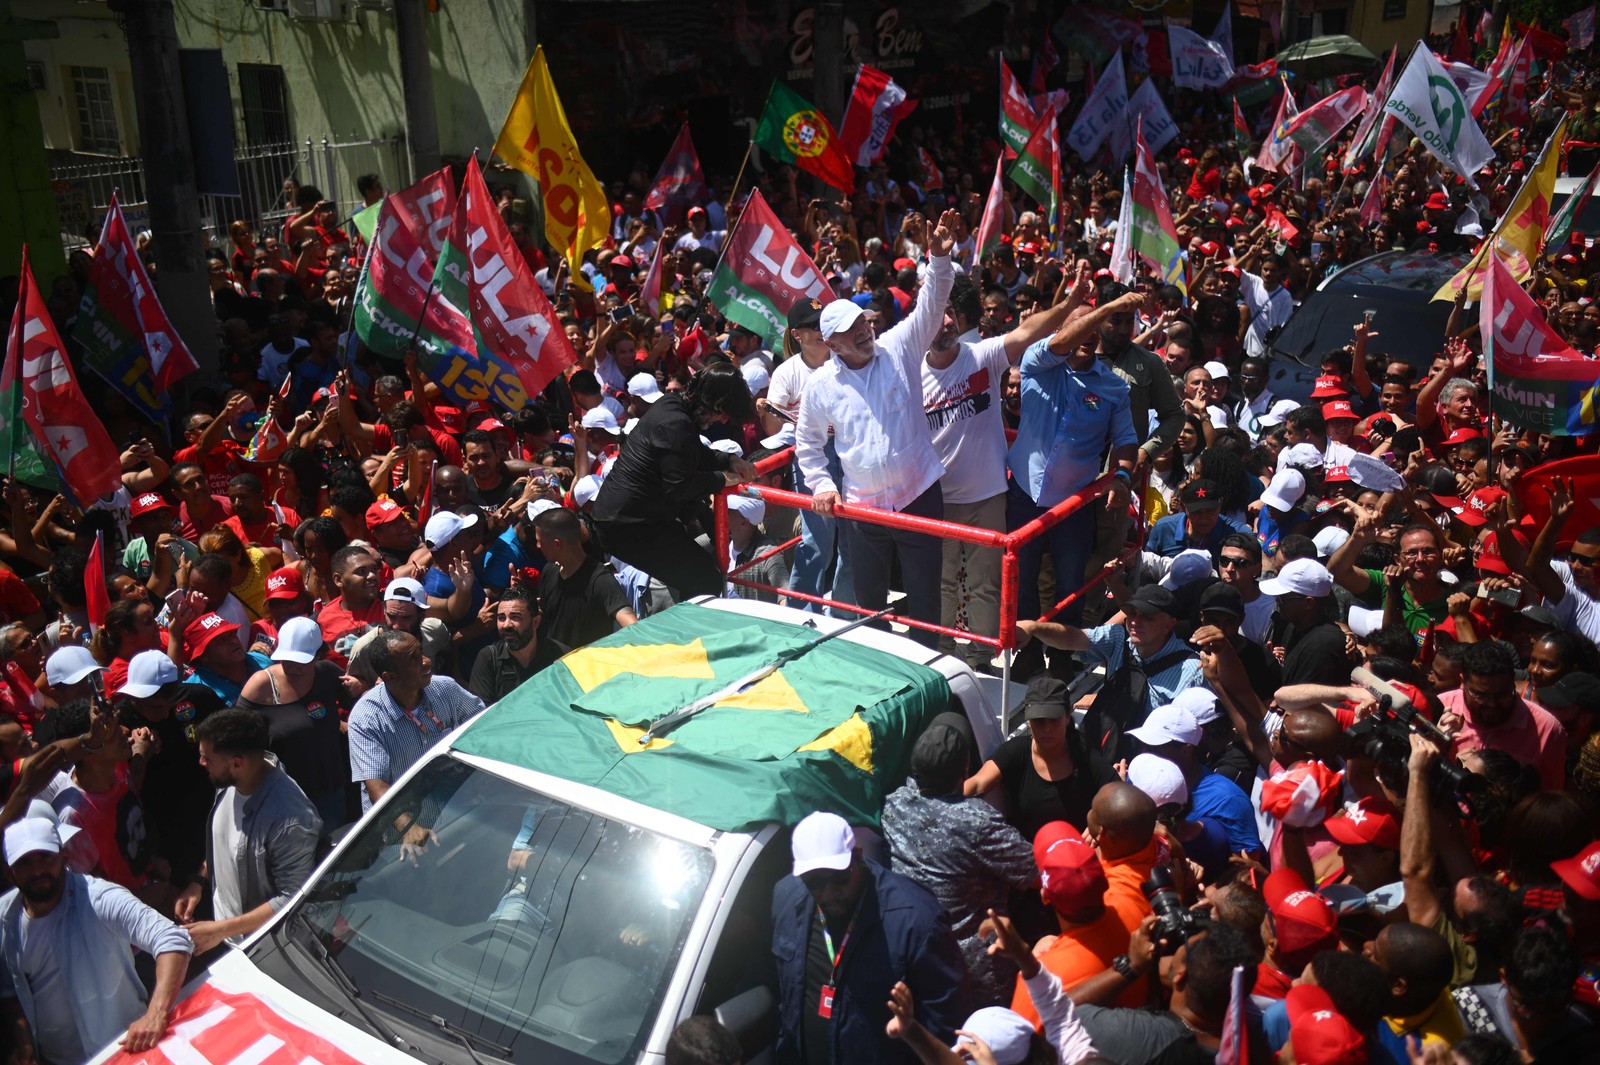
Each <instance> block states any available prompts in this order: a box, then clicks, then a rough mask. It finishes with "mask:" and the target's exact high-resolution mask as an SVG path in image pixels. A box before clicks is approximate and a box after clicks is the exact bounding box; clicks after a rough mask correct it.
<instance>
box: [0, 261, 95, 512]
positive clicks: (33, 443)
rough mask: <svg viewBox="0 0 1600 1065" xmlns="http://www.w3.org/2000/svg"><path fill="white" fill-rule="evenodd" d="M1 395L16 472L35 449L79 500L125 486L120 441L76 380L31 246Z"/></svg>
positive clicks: (0, 382) (83, 503)
mask: <svg viewBox="0 0 1600 1065" xmlns="http://www.w3.org/2000/svg"><path fill="white" fill-rule="evenodd" d="M13 393H15V395H13ZM0 396H6V397H8V400H9V402H7V404H6V410H7V416H6V419H5V421H6V424H5V435H6V436H7V437H9V440H7V441H5V443H8V444H9V445H10V447H11V452H12V454H14V455H16V456H17V458H16V474H17V476H18V477H22V476H23V463H24V460H25V458H26V456H27V455H28V454H29V453H30V452H31V453H34V454H37V455H38V456H39V458H41V459H42V460H44V461H46V462H48V463H51V464H53V465H54V466H55V468H56V471H57V472H59V473H60V475H61V480H62V481H63V482H64V483H65V484H66V487H67V490H68V491H69V492H71V494H72V496H73V498H74V499H75V500H76V501H77V503H78V505H79V506H80V507H87V506H88V505H89V504H91V503H93V502H94V501H95V500H97V499H99V498H100V497H101V496H104V495H110V494H111V493H113V492H115V491H116V490H117V489H119V488H121V487H122V463H121V461H120V458H119V456H118V454H117V448H116V445H114V444H112V443H111V437H110V436H108V435H106V428H105V426H104V425H102V424H101V423H100V419H99V418H98V417H96V416H95V413H94V408H93V407H91V406H89V401H88V400H87V399H86V398H84V395H83V390H82V389H80V388H79V387H78V379H77V377H76V376H74V375H73V372H72V363H71V362H70V361H68V359H67V349H66V345H64V344H63V343H62V342H61V334H60V333H58V332H57V331H56V324H55V322H54V320H52V319H51V317H50V310H49V308H48V307H46V306H45V302H44V297H43V296H42V295H41V294H40V293H39V283H38V282H37V281H35V280H34V277H33V267H32V266H30V265H29V263H28V249H27V246H26V245H24V246H23V249H22V278H21V280H20V282H19V284H18V291H17V310H16V314H15V315H14V316H13V317H12V319H11V333H10V336H9V338H8V340H7V343H6V361H5V369H4V371H3V374H0ZM19 414H20V417H19V416H18V415H19ZM30 434H31V436H32V440H29V439H28V437H29V435H30ZM30 465H31V460H30ZM30 472H32V471H30ZM30 483H31V482H30Z"/></svg>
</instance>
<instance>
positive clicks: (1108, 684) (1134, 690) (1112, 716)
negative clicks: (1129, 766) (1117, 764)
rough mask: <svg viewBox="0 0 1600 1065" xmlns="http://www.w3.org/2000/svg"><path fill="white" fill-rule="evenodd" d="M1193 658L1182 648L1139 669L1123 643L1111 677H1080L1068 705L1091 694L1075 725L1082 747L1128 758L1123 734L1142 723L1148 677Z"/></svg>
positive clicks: (1128, 648)
mask: <svg viewBox="0 0 1600 1065" xmlns="http://www.w3.org/2000/svg"><path fill="white" fill-rule="evenodd" d="M1195 657H1197V656H1196V655H1195V653H1194V651H1192V650H1190V649H1189V648H1187V647H1185V648H1182V649H1180V650H1177V651H1173V652H1171V653H1169V654H1164V655H1162V656H1161V657H1160V658H1157V659H1155V660H1153V661H1150V662H1146V663H1145V664H1144V665H1142V666H1141V665H1140V664H1139V663H1137V662H1135V661H1134V658H1133V647H1132V645H1130V644H1128V643H1127V642H1124V643H1123V645H1122V664H1121V665H1120V666H1118V667H1117V668H1116V670H1115V672H1113V673H1112V674H1111V675H1110V676H1107V677H1105V678H1104V679H1102V677H1101V675H1100V674H1098V673H1095V672H1093V671H1087V672H1084V673H1082V674H1080V675H1079V676H1078V678H1077V679H1076V680H1075V681H1073V684H1072V687H1071V688H1070V689H1068V696H1069V698H1068V705H1069V706H1073V705H1076V704H1077V703H1078V701H1079V700H1080V699H1082V698H1083V697H1084V696H1085V695H1088V694H1090V693H1091V692H1092V693H1094V702H1093V703H1091V704H1090V705H1089V709H1087V710H1085V711H1084V712H1083V721H1082V723H1081V724H1079V725H1078V732H1079V733H1080V734H1081V735H1082V736H1083V742H1084V745H1085V746H1086V747H1088V748H1089V750H1091V751H1100V752H1101V753H1103V754H1104V755H1105V756H1106V757H1107V758H1111V759H1116V758H1122V757H1127V756H1128V755H1130V754H1131V752H1129V751H1126V750H1123V747H1124V741H1123V739H1122V734H1123V733H1124V732H1126V731H1127V730H1128V729H1130V728H1138V727H1139V725H1141V724H1142V723H1143V722H1144V719H1145V716H1146V715H1147V713H1148V710H1147V705H1146V704H1147V703H1148V701H1149V695H1150V677H1151V676H1154V675H1158V674H1160V673H1161V671H1162V670H1165V669H1170V668H1172V667H1173V666H1175V665H1177V664H1178V663H1179V662H1183V661H1187V660H1188V659H1191V658H1195Z"/></svg>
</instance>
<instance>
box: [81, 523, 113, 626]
mask: <svg viewBox="0 0 1600 1065" xmlns="http://www.w3.org/2000/svg"><path fill="white" fill-rule="evenodd" d="M83 600H84V611H85V612H86V613H87V614H88V615H89V633H90V635H93V634H94V631H95V630H96V629H98V628H99V627H100V626H102V625H104V624H105V623H106V611H108V610H110V609H111V595H110V592H109V591H108V590H107V589H106V540H105V534H104V533H98V532H97V533H95V534H94V546H93V547H91V548H89V559H88V561H87V562H85V563H84V566H83Z"/></svg>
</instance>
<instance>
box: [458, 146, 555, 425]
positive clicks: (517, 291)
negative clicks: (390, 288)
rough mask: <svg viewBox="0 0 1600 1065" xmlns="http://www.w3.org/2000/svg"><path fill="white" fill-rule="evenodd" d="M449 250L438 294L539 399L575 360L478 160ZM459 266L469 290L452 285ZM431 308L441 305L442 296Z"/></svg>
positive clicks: (471, 164) (472, 164)
mask: <svg viewBox="0 0 1600 1065" xmlns="http://www.w3.org/2000/svg"><path fill="white" fill-rule="evenodd" d="M446 244H447V246H446V247H445V249H444V250H443V251H442V252H441V253H440V257H439V272H440V275H441V280H440V282H439V292H440V293H441V294H442V295H449V296H451V297H452V299H454V300H455V301H456V306H458V307H460V308H461V309H462V310H465V311H466V312H467V316H468V318H469V319H471V322H472V329H473V332H474V333H475V334H476V336H477V339H478V346H479V347H480V348H483V349H485V350H487V351H488V352H492V353H493V354H494V355H495V356H497V357H498V358H500V359H502V360H504V362H505V363H506V364H507V365H509V366H510V367H511V369H512V371H513V372H514V373H515V374H516V375H517V380H519V381H521V382H522V387H523V389H524V390H525V391H526V392H527V394H528V395H529V396H537V395H538V394H539V393H540V392H543V391H544V387H545V386H546V385H548V384H549V383H550V382H551V381H552V380H553V379H554V378H555V376H556V375H557V374H559V373H560V372H561V371H562V370H564V369H566V368H567V367H568V366H571V365H572V364H573V363H575V362H577V361H578V357H577V354H576V353H575V352H574V351H573V350H572V342H571V341H570V340H568V339H567V334H566V331H565V330H564V329H562V328H561V325H560V323H559V322H558V321H557V319H556V312H555V308H554V307H552V306H550V300H549V299H548V298H547V297H546V296H545V294H544V289H542V288H540V287H539V285H538V284H537V283H536V282H535V281H534V280H533V271H532V270H531V269H529V267H528V261H527V260H526V259H524V258H523V257H522V253H521V251H519V250H518V248H517V246H516V243H515V242H514V241H512V239H511V234H510V232H509V231H508V230H507V229H506V223H505V219H503V218H501V217H500V212H499V211H497V210H496V209H495V205H494V198H493V197H492V196H490V195H489V187H488V186H487V185H486V184H484V181H483V171H482V170H480V169H479V168H478V160H477V157H476V156H474V157H473V158H471V159H469V160H467V175H466V178H465V179H464V180H463V181H462V183H461V198H460V200H459V202H458V203H457V204H456V211H455V217H454V219H452V221H451V223H450V236H449V239H448V241H447V242H446ZM458 268H459V269H460V271H461V274H462V277H461V278H460V280H461V281H464V282H465V284H464V286H463V285H461V284H459V283H457V284H451V283H447V282H450V281H455V280H456V270H457V269H458ZM462 287H464V288H465V290H466V291H465V293H461V292H460V291H459V290H460V288H462ZM463 296H464V297H465V298H462V297H463ZM433 302H434V303H435V304H441V300H440V299H439V298H435V299H434V301H433ZM441 309H442V304H441ZM431 313H432V312H431V310H430V314H431Z"/></svg>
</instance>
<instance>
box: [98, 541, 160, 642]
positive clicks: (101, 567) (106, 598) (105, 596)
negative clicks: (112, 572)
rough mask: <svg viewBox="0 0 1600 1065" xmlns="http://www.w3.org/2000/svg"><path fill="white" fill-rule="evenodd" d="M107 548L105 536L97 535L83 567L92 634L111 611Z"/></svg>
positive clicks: (103, 622)
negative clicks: (107, 582)
mask: <svg viewBox="0 0 1600 1065" xmlns="http://www.w3.org/2000/svg"><path fill="white" fill-rule="evenodd" d="M105 546H106V545H105V536H104V534H102V533H95V534H94V546H93V547H91V548H89V561H88V562H86V563H85V564H84V567H83V598H84V607H85V610H86V611H87V612H88V614H89V632H90V634H93V633H94V631H95V630H96V629H98V628H99V627H100V626H102V625H104V624H105V623H106V611H107V610H110V609H111V594H110V592H109V591H108V590H107V588H106V556H105ZM163 550H164V549H163Z"/></svg>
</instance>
